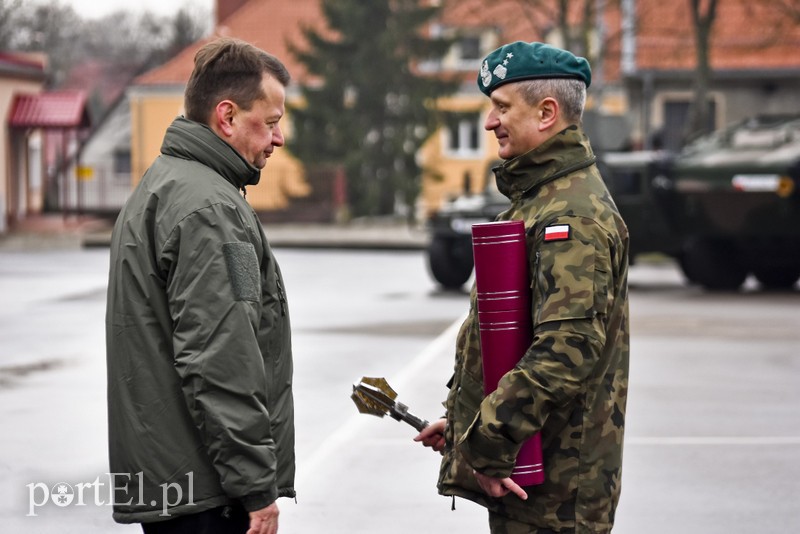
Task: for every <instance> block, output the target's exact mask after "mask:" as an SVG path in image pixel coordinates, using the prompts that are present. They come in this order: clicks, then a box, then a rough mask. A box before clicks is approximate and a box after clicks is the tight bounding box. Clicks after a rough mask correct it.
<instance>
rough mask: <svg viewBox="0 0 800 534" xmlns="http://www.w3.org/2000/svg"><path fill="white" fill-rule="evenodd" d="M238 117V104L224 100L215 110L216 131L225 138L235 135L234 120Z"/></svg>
mask: <svg viewBox="0 0 800 534" xmlns="http://www.w3.org/2000/svg"><path fill="white" fill-rule="evenodd" d="M235 115H236V104H234V103H233V102H231V101H230V100H222V101H221V102H219V103H218V104H217V107H215V108H214V126H215V128H214V129H215V130H217V131H218V132H219V133H221V134H222V135H223V136H225V137H230V136H232V135H233V118H234V116H235Z"/></svg>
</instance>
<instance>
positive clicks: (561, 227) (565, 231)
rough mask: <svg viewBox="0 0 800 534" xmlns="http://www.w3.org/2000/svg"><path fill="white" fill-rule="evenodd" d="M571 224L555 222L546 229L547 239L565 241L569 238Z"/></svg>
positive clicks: (545, 237)
mask: <svg viewBox="0 0 800 534" xmlns="http://www.w3.org/2000/svg"><path fill="white" fill-rule="evenodd" d="M569 233H570V231H569V225H568V224H554V225H553V226H548V227H546V228H545V229H544V240H545V241H564V240H566V239H569Z"/></svg>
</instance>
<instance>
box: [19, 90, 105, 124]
mask: <svg viewBox="0 0 800 534" xmlns="http://www.w3.org/2000/svg"><path fill="white" fill-rule="evenodd" d="M89 124H90V120H89V114H88V112H87V110H86V93H84V92H83V91H63V92H52V93H40V94H36V95H15V96H14V101H13V102H12V104H11V111H10V112H9V114H8V125H9V126H10V127H11V128H83V127H88V126H89Z"/></svg>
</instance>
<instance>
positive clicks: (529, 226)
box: [416, 42, 629, 534]
mask: <svg viewBox="0 0 800 534" xmlns="http://www.w3.org/2000/svg"><path fill="white" fill-rule="evenodd" d="M590 82H591V73H590V70H589V65H588V63H587V62H586V60H585V59H583V58H578V57H576V56H574V55H572V54H571V53H569V52H567V51H564V50H560V49H557V48H553V47H550V46H547V45H543V44H541V43H523V42H516V43H512V44H509V45H505V46H503V47H501V48H499V49H497V50H496V51H494V52H493V53H492V54H490V55H489V56H488V57H487V58H486V60H485V61H484V62H483V66H482V68H481V72H480V74H479V77H478V85H479V87H480V89H481V90H482V91H483V92H484V93H485V94H486V95H487V96H489V97H490V98H491V101H492V108H491V111H490V112H489V115H488V117H487V119H486V124H485V127H486V129H487V130H490V131H493V132H494V133H495V135H496V137H497V140H498V143H499V145H500V148H499V155H500V157H501V158H503V159H504V160H506V161H505V163H504V164H503V165H501V166H499V167H497V168H496V169H494V171H495V175H496V178H497V185H498V187H499V189H500V191H501V192H502V193H503V194H505V195H506V196H507V197H509V199H510V200H511V207H510V209H509V210H507V211H506V212H504V213H502V214H501V215H500V216H499V217H498V219H499V220H512V219H520V220H523V221H524V222H525V229H526V241H527V248H528V253H529V273H530V279H531V292H532V293H531V297H532V314H531V321H532V326H533V342H532V343H531V345H530V347H529V348H528V350H527V352H526V353H525V354H524V355H522V359H521V360H520V362H519V363H518V364H517V366H516V367H515V368H514V369H512V370H511V371H509V372H508V373H507V374H506V375H505V376H504V377H503V378H502V379H501V381H500V383H499V385H498V387H497V389H496V390H495V391H494V392H493V393H492V394H490V395H488V396H486V397H485V398H484V395H483V382H482V381H483V373H482V362H481V359H482V358H485V357H491V355H486V354H481V349H480V332H479V327H478V318H477V307H476V298H475V291H474V290H473V293H472V299H471V309H470V313H469V315H468V318H467V320H466V321H465V322H464V324H463V326H462V328H461V331H460V333H459V336H458V340H457V347H456V366H455V375H454V377H453V380H452V383H451V389H450V394H449V396H448V398H447V402H446V406H447V418H446V420H444V419H443V420H441V421H439V422H436V423H434V424H432V425H431V426H430V427H429V428H427V429H426V430H424V431H423V432H422V433H421V434H420V435H419V436H418V437H417V438H416V439H417V440H418V441H422V442H423V444H425V445H426V446H431V447H433V448H434V449H435V450H440V451H443V454H444V458H443V461H442V468H441V474H440V478H439V491H440V492H441V493H442V494H444V495H452V496H460V497H465V498H467V499H471V500H473V501H475V502H478V503H480V504H481V505H483V506H485V507H486V508H488V509H489V524H490V529H491V532H492V533H495V534H501V533H508V534H523V533H524V534H529V533H539V534H550V533H553V532H564V533H582V534H583V533H606V532H609V531H610V530H611V528H612V526H613V523H614V512H615V509H616V506H617V502H618V500H619V494H620V481H621V474H622V441H623V429H624V420H625V401H626V396H627V389H628V354H629V341H628V337H629V333H628V332H629V331H628V290H627V274H628V249H629V243H628V231H627V228H626V226H625V223H624V222H623V220H622V218H621V217H620V215H619V212H618V211H617V208H616V206H615V204H614V202H613V200H612V199H611V197H610V195H609V193H608V190H607V189H606V187H605V184H604V183H603V181H602V178H601V177H600V174H599V172H598V169H597V167H596V166H595V157H594V154H593V153H592V149H591V146H590V144H589V140H588V139H587V138H586V136H585V135H584V133H583V131H582V130H581V127H580V119H581V114H582V111H583V105H584V102H585V98H586V87H588V85H589V84H590ZM445 421H446V422H445ZM537 432H538V433H541V439H542V449H543V463H544V470H545V480H544V483H543V484H541V485H537V486H529V487H526V488H521V487H519V486H518V485H517V484H516V483H515V482H514V481H513V480H511V478H510V474H511V471H512V468H513V466H514V464H515V461H516V457H517V453H518V451H519V449H520V447H521V446H522V444H523V443H524V442H525V441H526V440H528V439H529V438H530V437H531V436H533V435H534V434H536V433H537Z"/></svg>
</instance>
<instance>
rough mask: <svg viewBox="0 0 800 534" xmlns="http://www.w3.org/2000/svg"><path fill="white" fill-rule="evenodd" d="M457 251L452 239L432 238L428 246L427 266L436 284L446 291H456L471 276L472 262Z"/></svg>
mask: <svg viewBox="0 0 800 534" xmlns="http://www.w3.org/2000/svg"><path fill="white" fill-rule="evenodd" d="M469 252H470V253H469V254H466V253H464V251H459V250H458V243H456V242H455V241H454V240H452V239H437V238H433V240H432V241H431V244H430V245H429V246H428V265H429V266H430V270H431V274H432V275H433V278H434V279H436V281H437V282H439V283H440V284H442V286H443V287H445V288H447V289H458V288H460V287H461V286H462V285H464V283H465V282H466V281H467V280H469V277H470V276H472V268H473V267H474V260H473V259H472V254H471V250H470V251H469Z"/></svg>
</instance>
